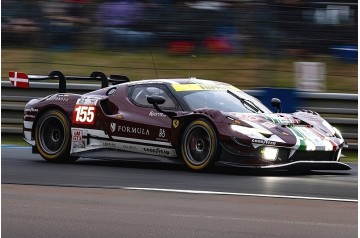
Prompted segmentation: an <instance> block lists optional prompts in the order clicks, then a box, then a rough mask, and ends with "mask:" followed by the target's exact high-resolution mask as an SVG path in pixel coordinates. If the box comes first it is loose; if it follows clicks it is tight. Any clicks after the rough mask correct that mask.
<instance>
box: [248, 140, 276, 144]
mask: <svg viewBox="0 0 360 238" xmlns="http://www.w3.org/2000/svg"><path fill="white" fill-rule="evenodd" d="M251 142H252V143H256V144H264V145H276V142H275V141H269V140H262V139H252V140H251Z"/></svg>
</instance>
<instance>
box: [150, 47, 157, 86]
mask: <svg viewBox="0 0 360 238" xmlns="http://www.w3.org/2000/svg"><path fill="white" fill-rule="evenodd" d="M150 52H151V58H152V61H153V65H154V69H155V73H156V78H157V79H158V78H159V76H158V73H157V69H156V66H155V60H154V56H153V53H152V50H150Z"/></svg>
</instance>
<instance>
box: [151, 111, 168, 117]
mask: <svg viewBox="0 0 360 238" xmlns="http://www.w3.org/2000/svg"><path fill="white" fill-rule="evenodd" d="M149 116H151V117H166V115H165V114H164V113H161V112H154V111H150V113H149Z"/></svg>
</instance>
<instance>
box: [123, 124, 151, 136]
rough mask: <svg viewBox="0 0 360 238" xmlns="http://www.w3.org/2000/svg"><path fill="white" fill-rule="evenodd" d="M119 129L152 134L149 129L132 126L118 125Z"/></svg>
mask: <svg viewBox="0 0 360 238" xmlns="http://www.w3.org/2000/svg"><path fill="white" fill-rule="evenodd" d="M118 131H119V132H123V133H130V134H138V135H147V136H148V135H150V132H149V129H145V128H141V127H132V126H118Z"/></svg>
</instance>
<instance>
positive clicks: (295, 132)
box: [288, 127, 306, 150]
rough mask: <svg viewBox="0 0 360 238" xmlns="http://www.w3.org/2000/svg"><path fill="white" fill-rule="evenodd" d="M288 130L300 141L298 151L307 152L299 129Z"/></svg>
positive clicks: (291, 128)
mask: <svg viewBox="0 0 360 238" xmlns="http://www.w3.org/2000/svg"><path fill="white" fill-rule="evenodd" d="M288 128H289V130H291V131H292V132H293V133H294V135H295V137H296V138H298V139H299V141H300V145H299V148H298V150H306V144H305V140H304V137H303V135H302V133H301V132H300V131H298V130H297V129H295V127H288Z"/></svg>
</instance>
